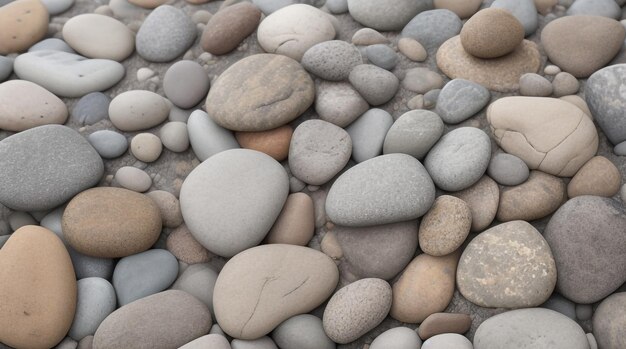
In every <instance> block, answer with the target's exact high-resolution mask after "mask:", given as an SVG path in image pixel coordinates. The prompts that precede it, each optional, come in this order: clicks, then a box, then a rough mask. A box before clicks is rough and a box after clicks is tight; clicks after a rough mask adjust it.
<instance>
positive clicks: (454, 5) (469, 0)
mask: <svg viewBox="0 0 626 349" xmlns="http://www.w3.org/2000/svg"><path fill="white" fill-rule="evenodd" d="M482 3H483V1H482V0H464V1H459V0H434V1H433V5H434V6H435V8H436V9H446V10H450V11H452V12H454V13H456V15H457V16H459V18H461V19H465V18H469V17H471V16H472V15H473V14H474V13H476V11H478V8H479V7H480V4H482Z"/></svg>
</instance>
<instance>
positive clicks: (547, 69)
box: [543, 65, 561, 75]
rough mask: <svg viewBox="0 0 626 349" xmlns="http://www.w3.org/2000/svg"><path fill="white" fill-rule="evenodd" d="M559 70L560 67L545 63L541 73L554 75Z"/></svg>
mask: <svg viewBox="0 0 626 349" xmlns="http://www.w3.org/2000/svg"><path fill="white" fill-rule="evenodd" d="M560 72H561V68H559V67H557V66H556V65H547V66H546V67H545V68H544V69H543V73H544V74H546V75H556V74H558V73H560Z"/></svg>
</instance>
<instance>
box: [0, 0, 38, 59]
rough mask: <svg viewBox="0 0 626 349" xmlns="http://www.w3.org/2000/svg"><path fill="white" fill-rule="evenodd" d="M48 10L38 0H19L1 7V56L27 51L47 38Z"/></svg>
mask: <svg viewBox="0 0 626 349" xmlns="http://www.w3.org/2000/svg"><path fill="white" fill-rule="evenodd" d="M48 19H49V15H48V10H47V9H46V7H45V6H44V5H43V3H42V2H41V1H38V0H17V1H11V2H9V3H8V4H5V5H4V6H2V7H0V55H6V54H9V53H18V52H22V51H26V49H28V48H29V47H31V46H32V45H33V44H35V43H37V42H38V41H40V40H41V39H43V38H44V37H45V36H46V33H47V31H48Z"/></svg>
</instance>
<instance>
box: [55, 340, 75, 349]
mask: <svg viewBox="0 0 626 349" xmlns="http://www.w3.org/2000/svg"><path fill="white" fill-rule="evenodd" d="M76 348H78V342H77V341H75V340H73V339H72V338H70V337H65V338H63V340H62V341H61V342H60V343H59V344H57V345H56V346H55V347H54V349H76Z"/></svg>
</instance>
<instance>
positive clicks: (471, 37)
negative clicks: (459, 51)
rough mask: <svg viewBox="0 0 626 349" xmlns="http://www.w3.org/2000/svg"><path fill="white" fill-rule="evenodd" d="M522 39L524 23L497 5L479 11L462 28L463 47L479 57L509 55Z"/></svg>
mask: <svg viewBox="0 0 626 349" xmlns="http://www.w3.org/2000/svg"><path fill="white" fill-rule="evenodd" d="M523 1H529V0H523ZM522 40H524V27H523V26H522V23H520V21H518V20H517V18H515V16H514V15H513V14H512V13H511V12H509V11H508V10H505V9H501V8H495V7H491V8H487V9H484V10H481V11H478V13H476V14H475V15H474V16H472V17H471V18H470V19H469V20H468V21H467V22H466V23H465V25H463V30H461V44H462V45H463V48H464V49H465V51H466V52H467V53H469V54H471V55H473V56H475V57H478V58H497V57H502V56H504V55H507V54H509V53H511V52H513V51H514V50H515V49H516V48H517V47H518V46H519V45H520V43H521V42H522Z"/></svg>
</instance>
